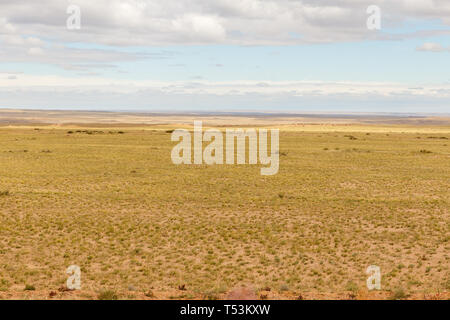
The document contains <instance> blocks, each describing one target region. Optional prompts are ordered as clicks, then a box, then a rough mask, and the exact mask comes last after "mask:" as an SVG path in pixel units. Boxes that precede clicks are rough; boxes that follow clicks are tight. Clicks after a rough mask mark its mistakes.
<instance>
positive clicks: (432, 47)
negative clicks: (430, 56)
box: [416, 42, 448, 52]
mask: <svg viewBox="0 0 450 320" xmlns="http://www.w3.org/2000/svg"><path fill="white" fill-rule="evenodd" d="M416 50H417V51H431V52H442V51H448V49H446V48H444V47H443V46H442V45H441V44H439V43H434V42H426V43H424V44H422V45H421V46H419V47H417V49H416Z"/></svg>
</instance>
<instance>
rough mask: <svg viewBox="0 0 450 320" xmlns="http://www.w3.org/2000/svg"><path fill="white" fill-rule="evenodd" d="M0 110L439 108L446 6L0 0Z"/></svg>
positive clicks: (302, 0) (446, 92) (448, 93)
mask: <svg viewBox="0 0 450 320" xmlns="http://www.w3.org/2000/svg"><path fill="white" fill-rule="evenodd" d="M71 5H75V6H78V8H79V9H80V12H81V15H80V28H79V29H73V28H72V27H73V26H76V22H77V20H76V19H73V18H74V17H75V16H73V14H74V13H75V14H76V12H75V11H71V10H69V13H68V7H70V6H71ZM374 5H375V6H378V7H379V8H380V10H381V29H379V30H377V29H373V30H370V29H369V28H368V27H367V20H368V19H370V18H371V15H372V13H373V11H370V13H368V12H367V9H368V7H369V6H374ZM68 20H69V25H70V26H72V27H71V28H68V27H67V22H68ZM74 23H75V24H74ZM0 107H4V108H39V109H44V108H45V109H76V110H86V109H90V110H130V111H142V110H155V111H180V110H196V111H252V110H259V111H275V110H278V111H359V112H430V113H431V112H433V113H434V112H443V113H450V0H96V1H92V0H70V1H68V0H39V1H35V0H14V1H11V0H0Z"/></svg>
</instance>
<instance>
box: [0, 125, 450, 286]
mask: <svg viewBox="0 0 450 320" xmlns="http://www.w3.org/2000/svg"><path fill="white" fill-rule="evenodd" d="M167 128H169V127H167ZM311 128H312V129H309V130H308V129H305V127H303V128H302V126H291V127H282V131H281V134H280V170H279V173H278V174H277V175H275V176H261V175H260V166H259V165H214V166H207V165H181V166H176V165H174V164H172V161H171V158H170V153H171V149H172V147H173V146H174V145H175V143H174V142H171V140H170V133H167V132H166V128H163V129H162V128H161V126H159V127H150V126H146V127H139V128H138V127H136V128H134V127H125V128H123V129H118V128H110V129H108V128H105V127H102V128H100V129H92V128H87V129H86V128H85V129H80V128H72V129H71V128H60V127H59V128H58V127H42V128H40V129H39V130H36V129H35V128H33V127H21V128H19V127H16V128H0V194H1V195H0V291H4V292H20V291H22V290H23V289H24V288H25V286H26V285H29V286H34V287H35V289H36V290H56V289H57V288H58V287H61V286H62V285H64V284H65V281H66V279H67V275H66V274H65V270H66V268H67V267H68V266H69V265H72V264H76V265H79V266H80V267H81V270H82V288H83V290H90V291H95V292H101V291H102V290H119V291H120V290H128V289H127V288H129V287H130V286H132V287H134V288H135V289H136V290H137V291H141V292H143V291H148V290H149V289H151V288H154V289H155V290H173V289H176V288H177V287H178V285H180V284H185V285H186V288H188V289H189V290H190V291H192V292H197V293H205V292H213V293H214V292H223V291H227V290H229V289H231V288H233V287H235V286H236V285H239V284H251V285H252V286H254V287H255V288H264V287H270V288H273V290H282V291H285V290H286V291H300V292H325V293H326V292H329V293H334V292H344V291H348V290H350V291H354V290H359V289H363V288H365V283H366V278H367V275H366V274H365V270H366V268H367V267H368V266H369V265H372V264H374V265H378V266H380V267H381V272H382V276H383V277H382V289H383V290H395V289H396V288H403V289H404V290H405V292H407V293H418V292H424V293H430V292H431V293H436V292H442V291H449V290H450V277H449V276H450V270H449V265H450V263H449V254H450V253H449V252H450V250H449V247H450V243H449V236H450V227H449V222H450V213H449V209H450V197H449V195H450V194H449V187H450V148H449V144H450V141H449V140H448V139H450V128H449V127H440V128H433V127H430V128H423V127H421V128H415V129H414V128H412V127H408V128H407V129H408V130H406V129H404V130H397V128H398V127H389V126H384V127H381V126H363V125H360V126H359V127H357V128H359V129H358V130H354V129H355V127H354V126H349V127H345V126H341V127H339V128H340V130H333V128H334V127H333V126H323V127H322V129H321V130H316V129H317V128H318V126H311ZM345 128H348V130H345ZM334 129H335V128H334ZM77 130H80V131H82V132H76V131H77ZM84 130H88V132H83V131H84ZM68 131H72V133H68ZM119 131H123V133H120V132H119ZM335 131H338V132H335ZM352 137H353V138H352Z"/></svg>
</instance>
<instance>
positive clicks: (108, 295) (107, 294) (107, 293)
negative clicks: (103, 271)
mask: <svg viewBox="0 0 450 320" xmlns="http://www.w3.org/2000/svg"><path fill="white" fill-rule="evenodd" d="M97 298H98V300H117V299H118V296H117V294H116V292H115V291H114V290H103V291H100V293H99V294H98V297H97Z"/></svg>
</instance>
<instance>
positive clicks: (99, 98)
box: [0, 73, 450, 112]
mask: <svg viewBox="0 0 450 320" xmlns="http://www.w3.org/2000/svg"><path fill="white" fill-rule="evenodd" d="M49 96H51V97H52V99H51V100H49V99H48V97H49ZM449 99H450V84H441V85H429V84H423V85H421V86H416V87H411V86H408V85H406V84H400V83H384V82H383V83H380V82H346V81H341V82H326V81H244V80H241V81H221V82H211V81H206V80H203V79H192V80H191V81H175V82H173V81H171V82H169V81H167V82H165V81H144V80H139V81H138V80H133V81H131V80H117V79H109V78H102V77H101V76H99V75H97V74H90V73H85V74H82V75H80V76H79V77H77V78H73V77H61V76H35V75H26V74H23V75H20V77H18V78H17V79H16V80H15V81H11V80H9V79H6V78H5V79H2V78H0V101H1V103H2V105H1V106H3V107H5V106H7V107H40V106H41V103H42V105H43V106H45V107H50V108H52V107H53V108H64V107H66V108H75V109H78V108H91V109H99V108H100V109H101V108H106V109H116V110H117V109H121V110H130V109H131V110H139V109H141V110H142V109H147V110H148V109H157V110H164V109H171V110H183V109H184V110H196V109H204V110H212V109H211V108H212V106H214V107H213V109H214V110H216V111H220V110H221V109H222V108H224V109H227V110H230V108H234V109H236V108H238V109H242V110H245V109H252V108H259V107H261V108H262V109H264V108H265V109H267V108H274V109H276V108H281V109H283V110H287V109H289V108H299V109H304V110H320V109H322V110H324V109H327V108H328V109H330V108H336V109H341V110H355V111H356V110H359V111H364V110H368V109H371V110H373V111H377V110H378V111H402V110H403V111H413V110H422V111H427V110H428V111H430V112H431V110H434V111H440V112H444V111H447V112H448V101H449ZM330 101H333V103H332V104H330Z"/></svg>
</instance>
